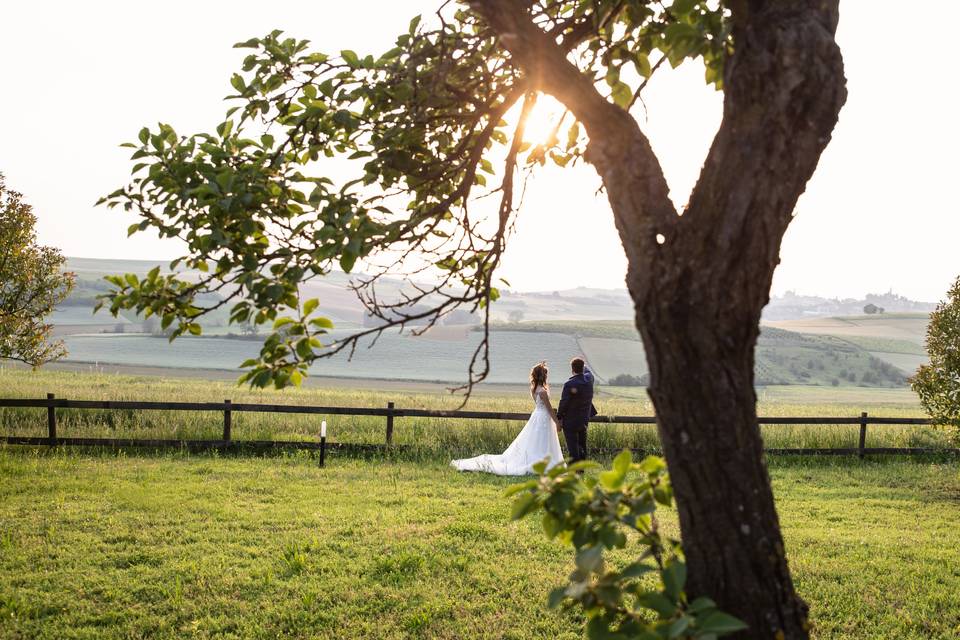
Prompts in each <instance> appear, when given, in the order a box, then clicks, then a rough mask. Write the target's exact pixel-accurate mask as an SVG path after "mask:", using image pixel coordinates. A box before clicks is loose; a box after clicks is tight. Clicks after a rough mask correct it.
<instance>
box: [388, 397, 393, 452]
mask: <svg viewBox="0 0 960 640" xmlns="http://www.w3.org/2000/svg"><path fill="white" fill-rule="evenodd" d="M391 444H393V403H392V402H388V403H387V446H388V447H389V446H390V445H391Z"/></svg>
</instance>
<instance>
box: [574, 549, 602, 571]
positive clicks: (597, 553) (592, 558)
mask: <svg viewBox="0 0 960 640" xmlns="http://www.w3.org/2000/svg"><path fill="white" fill-rule="evenodd" d="M576 562H577V568H578V569H580V570H581V571H584V572H587V573H591V572H594V571H596V570H598V569H599V568H600V566H601V565H602V564H603V547H601V546H600V545H595V546H591V547H586V548H584V549H581V550H580V551H579V552H578V553H577V557H576Z"/></svg>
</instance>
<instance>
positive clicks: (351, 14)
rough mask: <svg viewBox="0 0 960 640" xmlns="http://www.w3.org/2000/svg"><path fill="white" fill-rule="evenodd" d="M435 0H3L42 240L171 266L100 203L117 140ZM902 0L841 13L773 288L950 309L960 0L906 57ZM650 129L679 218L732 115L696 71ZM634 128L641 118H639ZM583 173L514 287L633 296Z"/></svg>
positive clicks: (182, 127) (526, 246)
mask: <svg viewBox="0 0 960 640" xmlns="http://www.w3.org/2000/svg"><path fill="white" fill-rule="evenodd" d="M438 4H439V1H438V0H407V1H405V2H396V1H391V0H353V1H351V2H287V3H273V4H272V5H270V6H268V5H267V4H265V3H262V2H251V1H248V0H233V1H230V2H226V1H217V2H214V1H209V0H205V1H202V2H198V1H196V0H191V1H190V2H186V1H184V0H172V1H167V2H164V3H162V4H151V5H147V4H143V3H135V2H128V1H118V0H111V1H107V0H100V1H99V2H90V3H83V2H68V1H63V2H53V1H50V0H31V2H17V3H9V4H8V6H5V7H4V11H3V13H4V16H3V20H2V21H0V60H3V63H2V64H3V85H4V97H3V100H2V101H0V171H2V172H3V173H5V174H6V177H7V184H8V185H9V186H10V187H12V188H14V189H17V190H18V191H21V192H23V193H24V194H25V195H26V197H27V200H28V202H30V203H31V204H33V205H34V209H35V212H36V213H37V215H38V217H39V224H38V231H39V236H40V240H41V241H42V242H44V243H46V244H50V245H54V246H57V247H60V248H61V249H62V250H63V251H64V253H66V254H67V255H72V256H83V257H104V258H156V259H169V258H172V257H174V256H175V255H178V247H177V245H176V244H172V243H170V242H169V241H160V240H158V239H157V238H155V237H153V236H147V235H144V234H138V235H136V236H134V237H133V238H130V239H127V238H126V228H127V226H128V225H129V224H131V223H132V222H134V221H135V220H134V219H133V217H132V216H130V215H125V214H123V213H121V212H119V211H108V210H106V209H103V208H96V207H94V206H93V203H94V202H95V201H96V200H97V198H98V197H100V196H101V195H104V194H105V193H107V192H109V191H111V190H113V189H114V188H116V187H118V186H120V185H121V184H123V183H124V182H125V181H126V179H127V177H128V172H129V168H130V163H129V162H128V161H127V156H128V154H127V153H126V150H122V149H119V148H118V146H117V145H118V144H119V143H121V142H124V141H127V140H132V139H134V138H135V135H136V132H137V131H138V130H139V128H140V127H141V126H142V125H144V124H148V123H151V124H152V123H156V122H157V121H160V120H162V121H164V122H169V123H171V124H172V125H173V126H174V127H175V128H176V129H177V130H178V131H181V132H183V133H186V132H196V131H201V130H203V131H208V130H212V129H213V127H214V126H215V125H216V123H218V122H219V121H220V119H222V115H223V112H224V110H225V106H224V103H223V102H222V100H221V98H222V97H223V96H224V95H226V94H227V93H228V92H230V88H229V84H228V79H229V77H230V74H231V73H233V72H234V71H235V70H238V69H239V62H240V60H241V59H242V56H243V52H242V51H239V50H235V49H232V48H231V45H232V44H233V43H235V42H237V41H240V40H245V39H247V38H249V37H251V36H256V35H262V34H264V33H266V32H267V31H269V30H271V29H274V28H279V29H283V30H285V31H287V32H288V33H290V34H292V35H296V36H298V37H306V38H310V39H311V40H312V41H313V42H314V45H315V46H316V47H317V48H318V49H319V50H323V51H325V52H333V53H335V52H338V51H339V50H341V49H344V48H351V49H355V50H357V51H358V52H364V53H366V52H370V53H379V52H382V51H385V50H386V49H389V48H390V47H391V46H392V42H393V39H394V38H395V36H396V35H397V34H398V33H400V32H402V31H403V30H404V29H405V28H406V24H407V21H408V19H409V18H410V17H411V16H412V15H414V14H416V13H419V12H431V11H433V10H434V9H435V7H436V6H438ZM905 7H906V5H904V3H902V2H895V1H894V0H877V1H873V2H866V1H865V0H846V1H845V2H843V3H842V4H841V9H842V14H841V25H840V31H839V34H838V39H839V41H840V45H841V47H842V49H843V53H844V58H845V61H846V69H847V77H848V81H849V83H848V86H849V91H850V97H849V100H848V102H847V105H846V106H845V107H844V110H843V112H842V113H841V116H840V123H839V125H838V126H837V129H836V131H835V136H834V140H833V142H832V143H831V144H830V146H829V147H828V148H827V151H826V152H825V154H824V155H823V158H822V160H821V162H820V167H819V169H818V170H817V173H816V174H815V176H814V178H813V180H812V181H811V182H810V184H809V187H808V189H807V193H806V194H805V195H804V196H803V197H802V198H801V200H800V203H799V204H798V207H797V213H798V215H797V218H796V220H795V221H794V222H793V224H792V225H791V227H790V230H789V231H788V232H787V236H786V238H785V240H784V243H783V250H782V261H781V265H780V267H779V269H778V271H777V274H776V277H775V280H774V293H782V292H783V291H786V290H788V289H793V290H796V291H798V292H800V293H808V294H819V295H827V296H840V297H848V296H849V297H861V296H862V295H863V294H865V293H867V292H883V291H886V290H888V289H890V288H892V289H893V290H894V291H895V292H897V293H900V294H903V295H907V296H909V297H911V298H914V299H921V300H938V299H940V298H941V297H943V295H944V293H945V291H946V289H947V287H948V285H949V284H950V282H952V280H953V278H955V277H956V276H957V275H958V274H960V250H958V248H957V239H958V238H960V215H958V214H960V205H958V200H957V196H956V194H955V188H954V184H955V183H954V180H956V179H957V172H958V169H960V163H958V161H957V154H958V148H960V126H958V124H957V119H956V114H957V113H960V97H958V91H957V88H956V83H955V82H954V80H953V78H954V76H955V59H956V53H955V51H954V48H955V47H954V42H955V37H954V33H953V32H954V30H955V25H956V24H958V23H960V3H957V2H955V1H954V0H934V2H932V3H926V4H925V5H924V10H925V15H928V16H936V18H935V19H931V20H927V21H925V22H924V26H923V29H922V30H920V31H919V32H917V33H913V34H912V35H911V36H910V44H911V45H912V46H914V47H916V51H914V52H911V51H910V50H904V49H903V48H902V47H901V46H900V44H899V43H900V42H903V41H904V40H903V38H902V37H900V36H901V35H902V34H903V33H904V32H903V24H904V22H905V20H906V19H907V16H906V15H905V11H906V8H905ZM645 99H646V103H647V106H648V108H649V111H648V114H647V120H646V122H645V123H644V130H645V131H646V132H647V133H648V135H649V137H650V139H651V141H652V143H653V146H654V149H655V150H656V152H657V153H658V155H659V156H660V159H661V162H662V164H663V167H664V170H665V172H666V175H667V179H668V181H669V183H670V186H671V188H672V195H673V198H674V200H675V201H676V202H677V203H678V205H682V204H683V203H684V202H685V201H686V199H687V196H688V194H689V192H690V189H691V188H692V186H693V184H694V182H695V180H696V177H697V175H698V173H699V170H700V166H701V165H702V161H703V158H704V156H705V154H706V150H707V148H708V147H709V144H710V141H711V139H712V137H713V133H714V132H715V130H716V127H717V124H718V122H719V119H720V107H721V95H720V94H718V93H716V92H714V91H713V90H712V89H709V88H707V87H706V86H705V85H704V84H703V81H702V75H701V70H700V68H699V67H698V66H697V65H694V64H688V65H685V67H683V68H681V69H680V70H677V71H673V72H669V73H664V74H663V75H662V76H661V75H659V74H658V76H657V77H656V78H655V79H654V80H653V81H652V82H651V84H650V86H649V87H648V89H647V91H646V94H645ZM638 117H640V118H643V117H644V114H643V112H642V110H639V109H638ZM598 186H599V180H598V178H597V177H596V174H595V173H594V172H593V170H592V168H590V167H589V166H586V167H579V168H575V169H572V170H571V169H567V170H560V169H555V168H554V169H547V170H546V171H543V172H541V174H540V175H539V176H538V178H537V179H536V180H535V182H534V183H533V184H531V186H530V189H529V190H528V193H527V198H526V201H525V206H524V209H523V211H522V213H521V217H520V221H519V224H518V229H517V235H516V236H515V237H514V239H513V241H512V243H511V245H510V248H509V251H508V255H507V257H506V259H505V264H504V267H503V270H502V272H501V275H502V276H504V277H506V278H507V279H508V280H510V282H511V283H512V285H513V287H514V288H516V289H520V290H552V289H560V288H569V287H575V286H579V285H584V286H593V287H605V288H614V287H621V286H623V277H624V272H625V264H626V262H625V259H624V257H623V250H622V248H621V247H620V244H619V240H618V238H617V235H616V232H615V230H614V227H613V222H612V216H611V214H610V211H609V207H608V205H607V203H606V200H605V198H604V197H603V196H602V195H601V196H597V195H596V194H595V192H596V189H597V187H598Z"/></svg>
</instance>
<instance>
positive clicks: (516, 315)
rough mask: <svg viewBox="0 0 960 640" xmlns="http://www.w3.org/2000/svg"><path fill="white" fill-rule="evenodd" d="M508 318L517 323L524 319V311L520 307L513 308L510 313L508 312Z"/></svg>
mask: <svg viewBox="0 0 960 640" xmlns="http://www.w3.org/2000/svg"><path fill="white" fill-rule="evenodd" d="M507 320H509V321H510V322H512V323H514V324H516V323H518V322H520V321H522V320H523V311H521V310H520V309H513V310H512V311H511V312H510V313H508V314H507Z"/></svg>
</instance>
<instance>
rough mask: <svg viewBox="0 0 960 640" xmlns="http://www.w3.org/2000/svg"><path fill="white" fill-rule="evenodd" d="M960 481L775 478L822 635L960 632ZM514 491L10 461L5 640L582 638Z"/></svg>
mask: <svg viewBox="0 0 960 640" xmlns="http://www.w3.org/2000/svg"><path fill="white" fill-rule="evenodd" d="M958 471H960V468H958V465H957V464H956V463H955V462H936V461H930V460H927V461H904V460H895V459H886V460H879V461H867V462H863V463H861V462H856V461H845V462H838V461H834V460H828V461H823V460H803V461H796V460H793V461H785V460H782V459H778V460H775V461H773V462H772V469H771V475H772V478H773V483H774V488H775V491H776V494H777V498H778V507H779V512H780V516H781V522H782V526H783V531H784V535H785V538H786V543H787V550H788V556H789V558H790V562H791V567H792V569H793V572H794V576H795V580H796V583H797V587H798V590H799V592H800V593H801V594H802V595H803V596H804V597H805V598H806V599H807V601H808V602H809V603H810V605H811V615H812V619H813V623H814V635H815V637H816V638H823V639H826V638H917V639H920V638H923V639H930V638H943V639H946V638H956V637H958V635H960V607H958V606H957V600H956V594H957V593H958V592H960V529H958V527H957V526H956V523H957V521H958V520H960V477H958ZM510 482H511V480H509V479H505V478H497V477H492V476H488V475H477V474H459V473H456V472H454V471H452V470H450V469H449V468H448V467H446V466H445V465H444V464H442V463H434V464H430V463H420V464H414V463H410V462H395V461H390V460H378V461H374V462H364V461H359V460H353V459H347V458H341V457H333V458H331V459H330V460H329V463H328V466H327V467H326V468H323V469H321V468H318V467H317V465H316V462H315V460H313V459H311V458H310V457H308V456H306V455H295V456H281V457H271V458H255V457H218V456H215V455H196V456H190V455H181V454H163V455H157V456H143V455H132V454H123V453H120V454H110V453H102V454H90V453H85V454H81V453H78V452H76V451H64V450H53V451H35V450H30V449H22V448H13V447H7V448H3V449H0V637H2V638H4V639H5V640H6V639H10V640H14V639H17V640H19V639H26V638H31V639H33V638H50V639H54V638H56V639H60V638H108V639H109V638H147V637H149V638H181V637H198V638H277V637H283V638H547V637H549V638H567V639H572V638H578V637H581V634H582V619H581V618H580V617H579V616H578V615H576V614H573V613H561V612H556V611H548V610H547V609H546V608H545V606H544V603H545V598H546V594H547V592H548V591H549V589H550V588H551V587H552V586H555V585H556V584H559V583H561V582H562V581H563V579H564V576H565V575H566V574H567V573H568V572H569V571H570V570H571V569H572V561H571V554H570V552H569V550H568V549H567V548H564V547H562V546H560V545H559V544H558V543H553V542H549V541H547V540H546V538H545V537H544V536H543V534H542V532H541V531H540V530H539V526H538V524H537V522H536V521H535V520H533V519H531V520H529V521H522V522H510V521H509V518H508V512H509V501H508V500H507V499H505V498H504V497H503V490H504V488H505V487H506V486H507V485H508V484H510ZM663 519H664V526H665V527H666V528H667V529H668V530H669V531H670V532H672V533H674V534H675V533H676V529H677V527H676V522H675V517H674V516H673V514H671V513H664V514H663ZM628 557H629V554H625V555H621V556H619V557H618V558H616V559H615V561H616V562H622V561H626V559H627V558H628Z"/></svg>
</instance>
